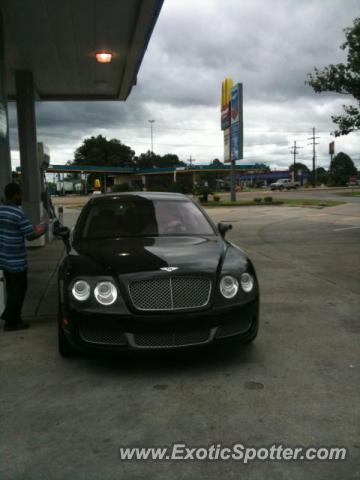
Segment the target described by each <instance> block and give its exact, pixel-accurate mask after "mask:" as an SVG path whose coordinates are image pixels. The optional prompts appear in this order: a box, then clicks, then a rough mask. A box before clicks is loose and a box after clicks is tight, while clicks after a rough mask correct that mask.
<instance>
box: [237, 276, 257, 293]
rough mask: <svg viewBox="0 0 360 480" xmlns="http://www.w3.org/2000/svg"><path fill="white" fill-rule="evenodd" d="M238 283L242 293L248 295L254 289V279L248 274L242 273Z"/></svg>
mask: <svg viewBox="0 0 360 480" xmlns="http://www.w3.org/2000/svg"><path fill="white" fill-rule="evenodd" d="M240 283H241V288H242V289H243V290H244V292H247V293H249V292H251V290H252V289H253V288H254V278H253V277H252V276H251V275H250V273H247V272H245V273H243V274H242V275H241V279H240Z"/></svg>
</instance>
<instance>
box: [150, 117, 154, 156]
mask: <svg viewBox="0 0 360 480" xmlns="http://www.w3.org/2000/svg"><path fill="white" fill-rule="evenodd" d="M148 122H149V123H150V135H151V153H154V144H153V124H154V123H155V120H148Z"/></svg>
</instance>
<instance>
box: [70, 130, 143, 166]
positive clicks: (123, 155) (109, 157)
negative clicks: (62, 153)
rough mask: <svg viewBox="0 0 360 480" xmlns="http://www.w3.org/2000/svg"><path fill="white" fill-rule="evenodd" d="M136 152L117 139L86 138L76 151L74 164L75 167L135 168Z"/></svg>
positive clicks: (99, 136)
mask: <svg viewBox="0 0 360 480" xmlns="http://www.w3.org/2000/svg"><path fill="white" fill-rule="evenodd" d="M134 157H135V152H134V150H132V149H131V148H130V147H128V146H127V145H124V144H123V143H121V142H120V140H117V139H115V138H112V139H111V140H107V138H106V137H103V136H102V135H98V136H97V137H90V138H86V139H85V140H84V142H83V144H82V145H81V146H80V147H79V148H77V149H76V151H75V155H74V161H73V164H75V165H103V166H105V165H106V166H112V167H134V166H135V161H134Z"/></svg>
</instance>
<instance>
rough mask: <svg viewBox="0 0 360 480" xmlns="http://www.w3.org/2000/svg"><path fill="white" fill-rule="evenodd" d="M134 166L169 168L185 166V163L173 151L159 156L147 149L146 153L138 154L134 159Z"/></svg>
mask: <svg viewBox="0 0 360 480" xmlns="http://www.w3.org/2000/svg"><path fill="white" fill-rule="evenodd" d="M136 166H137V167H138V168H153V167H157V168H171V167H185V166H186V163H185V162H182V161H181V160H179V157H178V156H177V155H174V154H173V153H167V154H165V155H163V156H162V157H161V156H160V155H156V154H155V153H153V152H150V150H148V151H147V152H146V153H142V154H141V155H139V157H138V158H137V159H136Z"/></svg>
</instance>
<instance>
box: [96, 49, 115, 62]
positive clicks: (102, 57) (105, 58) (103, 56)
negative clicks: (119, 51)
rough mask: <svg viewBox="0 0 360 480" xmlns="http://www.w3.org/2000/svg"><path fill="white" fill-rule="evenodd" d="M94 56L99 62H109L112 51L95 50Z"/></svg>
mask: <svg viewBox="0 0 360 480" xmlns="http://www.w3.org/2000/svg"><path fill="white" fill-rule="evenodd" d="M95 56H96V60H97V61H98V62H99V63H110V62H111V60H112V53H109V52H97V53H96V54H95Z"/></svg>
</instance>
